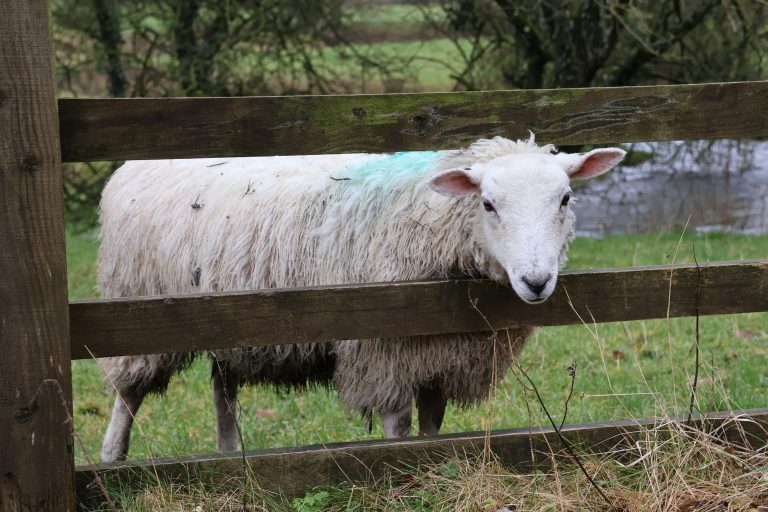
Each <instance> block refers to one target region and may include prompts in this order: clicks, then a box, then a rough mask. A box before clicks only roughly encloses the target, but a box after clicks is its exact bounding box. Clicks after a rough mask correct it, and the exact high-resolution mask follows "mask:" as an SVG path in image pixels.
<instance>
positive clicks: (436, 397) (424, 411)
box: [416, 386, 448, 436]
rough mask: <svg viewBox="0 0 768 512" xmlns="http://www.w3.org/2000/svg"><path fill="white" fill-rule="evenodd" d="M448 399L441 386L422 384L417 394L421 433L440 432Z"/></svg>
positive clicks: (433, 433) (434, 433)
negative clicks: (425, 385)
mask: <svg viewBox="0 0 768 512" xmlns="http://www.w3.org/2000/svg"><path fill="white" fill-rule="evenodd" d="M447 403H448V399H447V398H446V397H445V395H444V394H443V390H442V389H440V387H439V386H433V387H424V386H420V387H419V391H418V393H417V394H416V408H417V409H418V410H419V435H427V436H435V435H437V434H439V433H440V427H441V426H442V424H443V416H445V406H446V405H447Z"/></svg>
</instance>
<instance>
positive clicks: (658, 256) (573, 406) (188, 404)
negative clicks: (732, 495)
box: [67, 234, 768, 462]
mask: <svg viewBox="0 0 768 512" xmlns="http://www.w3.org/2000/svg"><path fill="white" fill-rule="evenodd" d="M678 238H679V235H677V234H663V235H646V236H622V237H613V238H607V239H604V240H595V239H585V238H582V239H578V240H576V242H574V244H573V246H572V249H571V252H570V256H571V258H570V263H569V268H570V269H576V268H598V267H619V266H628V265H646V264H661V263H668V262H669V261H670V260H671V255H672V254H673V253H674V252H675V248H676V246H677V242H678ZM67 242H68V257H69V286H70V292H71V296H72V297H73V298H84V297H89V296H94V295H95V287H94V272H95V265H94V261H95V252H96V249H97V242H96V240H95V239H94V237H93V236H92V235H88V234H85V235H72V234H70V235H68V237H67ZM693 244H695V247H696V254H697V257H698V259H699V261H700V262H705V261H719V260H729V259H750V258H761V257H765V256H766V255H768V237H766V236H762V237H747V236H738V235H727V234H707V235H701V236H686V237H685V239H684V241H683V244H682V245H681V247H680V250H679V254H678V255H677V261H679V262H683V261H691V256H692V250H691V249H692V246H693ZM693 328H694V320H693V319H690V318H689V319H675V320H671V321H669V322H667V321H665V320H655V321H642V322H625V323H618V324H604V325H598V326H588V327H587V326H568V327H551V328H546V329H540V330H539V331H538V332H537V333H536V334H535V335H534V336H533V337H532V339H531V340H530V341H529V343H528V346H527V347H526V349H525V350H524V351H523V355H522V358H521V365H522V367H523V368H525V369H526V370H527V372H528V373H529V375H530V376H531V378H532V379H533V380H534V381H535V382H536V383H537V385H538V386H539V388H540V391H541V392H542V394H543V397H544V400H545V403H547V405H548V407H550V409H551V410H552V411H553V412H554V413H555V414H557V415H560V414H562V407H563V403H564V401H565V397H566V395H567V391H568V387H569V383H570V380H569V377H568V372H567V368H568V367H569V366H570V365H571V364H572V362H574V361H575V362H576V365H577V373H576V381H575V393H574V398H573V399H572V401H571V403H570V408H569V415H568V421H569V422H586V421H596V420H604V419H611V418H621V417H630V416H634V417H645V416H652V415H656V414H662V413H665V414H674V413H676V412H685V411H686V410H687V403H688V400H689V393H690V391H689V386H688V382H689V379H690V373H691V372H692V370H693V357H692V353H691V347H692V344H693V336H694V331H693ZM700 330H701V342H702V357H703V365H702V375H701V377H700V379H701V381H700V394H699V407H700V409H701V410H723V409H729V408H753V407H761V406H765V389H766V388H767V387H768V386H767V385H768V374H766V372H765V370H764V369H765V360H766V356H768V343H767V342H768V314H765V313H759V314H744V315H732V316H718V317H703V318H702V319H701V328H700ZM208 376H209V368H208V363H207V362H206V361H205V360H200V361H198V362H196V363H195V364H194V365H193V366H192V367H191V368H190V369H189V370H188V371H187V372H185V373H184V374H183V375H181V376H180V377H178V378H176V379H175V380H174V381H173V382H172V384H171V386H170V388H169V390H168V393H167V395H166V396H165V397H164V398H160V397H155V396H153V397H149V398H148V399H147V400H146V401H145V403H144V405H143V406H142V409H141V411H140V413H139V415H138V420H137V421H138V426H139V427H140V430H139V429H134V432H133V437H132V447H131V452H130V457H131V458H146V457H147V456H149V455H150V454H151V455H153V456H158V455H182V454H191V453H201V452H211V451H215V423H214V414H213V405H212V401H211V397H210V386H209V379H208ZM73 379H74V410H75V426H76V428H77V430H78V432H79V434H80V436H81V437H82V439H83V440H84V443H85V446H86V449H87V450H88V452H89V453H90V454H91V455H92V456H94V457H97V455H98V451H99V445H100V442H101V437H102V435H103V433H104V430H105V428H106V424H107V421H108V419H109V414H110V411H111V405H112V396H111V394H110V393H109V392H108V391H107V390H106V388H105V386H104V384H103V383H102V381H101V378H100V376H99V372H98V368H97V363H96V362H95V361H75V362H74V363H73ZM241 403H242V407H243V411H242V427H243V435H244V439H245V444H246V447H247V448H249V449H255V448H266V447H276V446H293V445H302V444H309V443H317V442H332V441H342V440H359V439H368V438H380V436H381V432H380V427H379V426H378V424H377V423H376V426H375V428H374V431H373V433H372V434H369V433H368V432H367V429H366V426H365V423H364V422H363V421H362V420H361V419H360V418H359V417H357V416H356V415H354V414H350V413H348V412H346V411H345V410H344V409H343V407H342V406H341V404H340V403H339V400H338V398H337V397H336V396H335V394H334V392H333V391H330V390H327V389H314V390H311V391H308V392H304V393H286V392H275V391H273V390H271V389H265V388H259V387H256V388H248V389H245V390H243V392H242V396H241ZM530 403H532V402H531V397H527V396H525V393H524V392H523V390H522V387H521V386H520V384H519V383H518V382H517V381H516V379H515V377H514V375H513V373H512V372H510V374H509V375H508V376H507V378H506V379H505V381H504V382H503V384H502V385H501V386H500V387H499V389H498V390H497V392H496V396H495V399H494V400H493V401H492V402H490V405H488V404H486V405H483V406H479V407H474V408H469V409H465V410H457V409H456V408H454V407H450V408H449V410H448V412H447V414H446V420H445V424H444V429H443V431H444V432H460V431H471V430H480V429H482V428H484V427H485V425H486V423H485V422H486V418H487V417H488V410H489V409H488V407H491V408H492V409H491V410H492V414H491V415H490V416H491V418H492V421H491V426H492V428H509V427H517V426H524V425H528V424H530V423H533V424H543V423H544V418H543V417H542V416H541V414H540V413H539V410H538V407H534V408H532V409H534V410H533V413H532V414H533V417H531V416H530V414H529V408H528V404H530ZM77 457H78V461H79V462H83V460H84V458H83V455H82V454H81V453H78V456H77Z"/></svg>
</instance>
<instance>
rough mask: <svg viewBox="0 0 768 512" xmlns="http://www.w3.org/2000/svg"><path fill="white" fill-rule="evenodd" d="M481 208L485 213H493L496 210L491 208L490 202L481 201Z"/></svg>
mask: <svg viewBox="0 0 768 512" xmlns="http://www.w3.org/2000/svg"><path fill="white" fill-rule="evenodd" d="M483 208H485V211H487V212H495V211H496V208H494V207H493V205H492V204H491V202H490V201H487V200H486V201H483Z"/></svg>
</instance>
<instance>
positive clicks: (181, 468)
mask: <svg viewBox="0 0 768 512" xmlns="http://www.w3.org/2000/svg"><path fill="white" fill-rule="evenodd" d="M739 418H740V419H739V420H738V421H736V420H734V415H733V413H710V414H707V415H704V416H694V419H693V421H692V422H691V423H690V424H688V427H690V428H696V429H698V430H700V431H705V432H714V431H716V430H717V435H718V438H719V439H721V440H723V441H726V440H727V441H729V442H731V443H734V444H735V445H738V446H742V447H749V448H753V449H754V448H757V447H760V446H764V444H765V442H766V440H768V433H767V432H768V409H758V410H752V411H744V412H743V413H740V416H739ZM673 420H674V421H675V422H677V425H680V424H682V422H683V418H677V419H673ZM662 424H663V425H662ZM670 425H671V423H670V420H669V419H665V420H659V419H654V418H651V419H646V420H637V421H636V420H619V421H610V422H602V423H590V424H581V425H567V426H565V427H563V429H562V434H563V437H565V438H566V439H567V440H568V441H569V442H570V443H572V444H574V445H578V446H579V449H580V450H581V451H582V452H584V451H589V452H593V453H598V452H600V453H605V452H608V451H611V450H616V449H619V448H627V447H629V446H632V445H633V444H634V440H635V439H637V438H638V437H642V435H645V434H643V433H644V432H647V431H648V430H649V429H652V428H658V429H659V432H660V433H659V434H657V435H658V437H659V438H662V437H663V432H664V431H665V430H666V431H669V430H670ZM678 428H685V427H678ZM486 439H487V440H488V441H489V443H490V447H491V449H492V450H493V452H494V453H495V454H496V456H497V457H498V458H499V461H500V462H501V463H502V464H504V465H505V466H506V467H508V468H509V469H510V470H513V471H516V472H520V473H526V472H531V471H534V470H545V471H546V470H548V469H550V468H551V463H552V457H551V454H554V457H555V460H556V461H557V462H558V463H567V462H568V460H569V459H568V458H567V456H566V455H565V454H564V452H563V446H562V444H561V441H560V439H559V437H558V436H557V434H556V433H555V432H554V431H553V430H552V429H550V428H539V427H533V428H531V429H527V428H524V429H516V430H504V431H495V432H492V433H491V434H490V436H488V437H486V435H485V433H484V432H470V433H461V434H448V435H440V436H434V437H419V438H408V439H401V440H384V441H363V442H351V443H335V444H328V445H315V446H303V447H298V448H282V449H271V450H263V451H251V452H245V459H246V460H247V465H248V468H249V469H248V470H246V469H244V467H243V458H242V455H240V454H232V455H222V454H214V455H207V456H198V457H184V458H181V459H154V460H153V461H151V462H150V461H139V462H133V463H117V464H99V465H96V466H93V467H86V466H81V467H78V469H77V477H76V481H77V494H78V500H80V502H81V503H83V504H85V503H89V504H95V503H99V502H100V501H101V500H102V496H101V494H100V492H99V489H98V486H97V485H96V484H95V482H94V473H96V474H98V475H99V476H100V477H101V478H102V479H103V481H104V482H105V483H106V485H107V486H108V487H110V488H115V487H123V488H134V489H138V488H141V487H145V486H155V485H156V484H157V477H159V479H160V480H161V481H163V482H174V483H178V484H184V485H195V484H197V483H203V484H212V485H215V486H216V488H217V490H218V491H222V490H223V489H227V488H232V489H233V490H238V489H237V488H236V486H238V485H240V486H241V487H240V488H239V489H242V483H243V479H242V477H243V475H244V474H246V472H247V471H248V472H250V474H251V475H252V476H253V478H254V479H255V480H256V482H257V483H258V485H259V486H260V487H261V488H262V489H263V490H265V491H272V492H276V493H279V494H282V495H283V496H285V497H289V498H290V497H293V496H299V495H302V494H303V493H305V492H307V491H308V490H311V489H312V488H314V487H317V486H334V485H338V484H342V483H366V482H367V483H370V482H372V481H374V480H376V479H377V478H381V477H382V476H384V475H386V474H387V473H390V474H391V473H394V474H395V478H396V479H397V472H398V471H400V472H402V471H405V472H412V470H413V469H414V468H418V467H419V466H420V465H422V464H435V463H439V462H441V461H443V460H445V459H446V458H449V457H456V456H457V454H459V456H461V455H466V456H468V457H472V456H475V455H477V454H479V453H481V452H482V450H483V447H484V444H485V442H486ZM227 486H229V487H227Z"/></svg>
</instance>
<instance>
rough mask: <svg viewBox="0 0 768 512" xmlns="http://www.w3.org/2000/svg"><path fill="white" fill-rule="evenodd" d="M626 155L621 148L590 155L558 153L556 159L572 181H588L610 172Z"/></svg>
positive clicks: (595, 152) (598, 151) (601, 150)
mask: <svg viewBox="0 0 768 512" xmlns="http://www.w3.org/2000/svg"><path fill="white" fill-rule="evenodd" d="M626 154H627V152H626V151H624V150H623V149H619V148H601V149H593V150H592V151H590V152H589V153H577V154H572V153H558V154H557V155H555V158H557V159H558V160H559V161H560V164H561V165H562V166H563V167H564V168H565V172H566V173H568V176H570V178H571V179H572V180H586V179H589V178H594V177H595V176H600V175H601V174H603V173H605V172H608V171H610V170H611V169H612V168H613V167H614V166H615V165H616V164H618V163H619V162H621V160H622V159H623V158H624V155H626Z"/></svg>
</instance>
